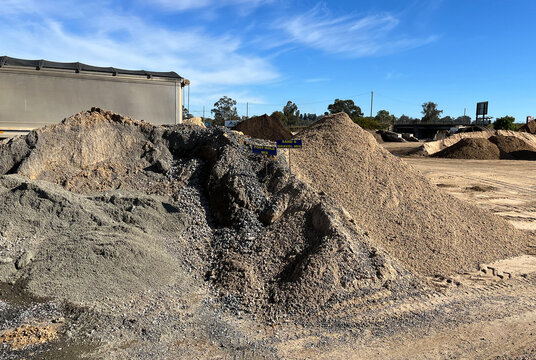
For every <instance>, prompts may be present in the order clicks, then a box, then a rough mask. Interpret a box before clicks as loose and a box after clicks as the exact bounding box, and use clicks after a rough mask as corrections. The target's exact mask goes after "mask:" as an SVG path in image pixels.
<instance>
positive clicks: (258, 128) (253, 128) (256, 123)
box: [234, 114, 292, 141]
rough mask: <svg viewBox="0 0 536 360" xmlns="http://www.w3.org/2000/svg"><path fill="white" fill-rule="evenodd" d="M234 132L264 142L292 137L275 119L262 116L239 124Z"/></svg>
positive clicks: (265, 115)
mask: <svg viewBox="0 0 536 360" xmlns="http://www.w3.org/2000/svg"><path fill="white" fill-rule="evenodd" d="M234 130H237V131H240V132H242V133H243V134H244V135H247V136H251V137H253V138H257V139H264V140H271V141H276V140H288V139H290V138H291V137H292V134H291V133H290V131H288V129H287V128H285V126H284V125H283V124H282V123H281V121H279V120H278V119H276V118H272V117H271V116H269V115H267V114H264V115H261V116H254V117H251V118H249V119H247V120H244V121H242V122H240V123H239V124H238V125H236V127H235V128H234Z"/></svg>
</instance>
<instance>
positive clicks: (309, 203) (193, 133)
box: [0, 108, 423, 357]
mask: <svg viewBox="0 0 536 360" xmlns="http://www.w3.org/2000/svg"><path fill="white" fill-rule="evenodd" d="M253 143H255V144H259V143H260V144H262V143H263V142H262V141H260V140H256V139H249V138H246V137H243V136H241V135H239V134H237V133H235V132H232V131H229V130H227V129H225V128H221V127H214V128H209V129H205V128H202V127H199V126H191V125H177V126H153V125H151V124H149V123H146V122H143V121H137V120H133V119H130V118H127V117H123V116H121V115H118V114H113V113H110V112H107V111H104V110H101V109H98V108H93V109H91V110H90V111H86V112H82V113H80V114H77V115H75V116H73V117H70V118H67V119H65V120H63V121H62V122H61V123H59V124H56V125H51V126H47V127H44V128H42V129H38V130H35V131H32V132H30V133H29V134H28V135H27V136H21V137H16V138H12V139H10V140H9V141H5V142H3V143H1V144H0V175H1V176H0V282H4V283H16V284H21V285H20V286H22V287H23V289H24V291H26V292H28V293H29V294H30V295H32V296H38V297H44V298H48V299H52V300H54V301H58V302H65V303H68V304H71V305H73V306H76V307H82V308H88V309H92V311H95V312H96V313H97V316H101V315H102V314H106V316H107V318H106V319H107V320H106V322H105V324H108V325H106V326H107V327H108V328H109V327H113V326H116V327H115V328H113V329H112V330H110V329H108V330H110V331H112V332H114V333H116V334H121V336H120V337H121V339H122V341H127V340H128V341H132V342H131V344H133V343H135V344H136V345H135V346H134V347H135V348H137V349H142V348H143V349H144V350H143V351H149V352H152V353H153V354H160V355H161V356H164V354H167V355H169V354H168V353H167V351H168V350H169V348H170V346H169V344H167V343H166V341H169V342H170V343H173V344H175V345H174V347H173V348H174V349H183V350H184V351H187V350H191V346H189V345H188V344H189V343H188V341H183V342H179V345H177V341H178V340H177V339H178V338H179V337H184V336H186V335H185V334H190V335H191V336H192V339H204V340H202V341H205V342H207V343H208V342H210V341H212V342H215V343H217V344H221V346H215V347H216V348H217V349H218V351H220V349H227V348H228V349H236V348H237V346H238V345H236V341H243V338H244V336H245V335H240V334H239V333H237V331H238V330H237V329H236V328H235V326H236V325H233V323H232V322H228V321H227V320H224V318H225V317H224V316H223V315H222V314H220V313H219V312H221V311H224V312H225V314H231V315H235V316H242V315H243V314H250V316H252V318H253V319H257V318H259V319H265V320H269V321H279V320H280V319H282V318H284V317H288V316H291V317H294V318H297V319H302V321H309V322H315V321H316V317H314V316H313V314H315V313H317V312H320V311H323V312H327V314H328V315H329V311H330V310H329V309H330V308H333V306H335V305H336V304H337V303H338V302H341V301H344V300H346V299H349V298H350V299H351V298H361V297H363V296H368V295H371V294H374V293H375V292H377V291H388V292H389V294H391V295H390V296H392V297H402V296H405V295H407V294H411V293H414V292H416V291H421V289H423V285H422V284H421V280H419V279H418V278H417V277H416V276H414V274H412V272H411V271H409V270H407V269H406V268H405V266H404V265H403V264H402V263H401V262H399V261H398V260H397V259H395V258H393V257H392V256H391V255H390V254H388V253H387V252H385V251H384V250H382V249H381V248H380V247H378V246H377V243H376V241H375V240H374V239H371V237H370V236H369V235H368V234H367V232H366V231H364V230H362V229H361V228H360V227H359V226H356V223H355V220H354V219H352V218H350V217H349V215H348V213H347V212H345V211H344V210H343V209H342V208H341V207H340V206H339V204H338V203H336V202H335V201H334V200H335V199H333V198H331V197H329V196H326V195H322V194H318V193H317V192H316V191H315V190H313V189H311V188H310V187H309V186H308V185H306V184H305V183H303V182H302V181H299V180H297V179H296V178H295V177H292V176H290V175H289V173H288V166H287V164H286V162H285V160H284V158H280V159H270V158H265V157H263V156H261V155H256V154H253V153H252V152H251V145H252V144H253ZM371 176H373V174H371ZM0 299H1V295H0ZM222 309H223V310H222ZM99 314H100V315H99ZM102 316H104V315H102ZM226 316H227V315H226ZM207 319H211V320H210V321H208V320H207ZM217 319H220V320H217ZM218 321H219V322H218ZM103 324H104V323H100V325H99V326H97V327H96V329H99V328H106V326H105V325H103ZM113 324H116V325H113ZM102 331H104V330H102ZM96 334H100V336H101V338H102V341H105V342H106V341H112V338H110V337H109V334H108V333H100V332H99V331H97V332H96ZM214 334H219V335H214ZM190 335H189V336H190ZM118 337H119V335H118ZM196 341H197V340H196ZM199 341H201V340H199ZM166 344H167V345H166ZM180 344H182V345H180ZM241 346H242V345H241ZM248 346H249V345H248ZM251 346H261V347H262V346H263V345H262V344H260V345H259V344H256V343H255V344H253V345H251ZM112 347H113V348H117V346H116V347H114V346H112ZM248 349H249V348H248ZM248 349H243V350H244V351H246V350H248ZM140 351H141V350H140ZM153 351H154V352H153ZM248 351H249V350H248ZM252 351H253V350H252ZM180 354H181V353H180V352H179V353H178V355H177V356H179V355H180ZM218 354H220V353H218ZM167 355H166V356H167ZM183 355H184V353H183ZM220 355H221V354H220ZM224 355H225V354H224ZM227 355H229V354H227ZM119 357H120V356H119Z"/></svg>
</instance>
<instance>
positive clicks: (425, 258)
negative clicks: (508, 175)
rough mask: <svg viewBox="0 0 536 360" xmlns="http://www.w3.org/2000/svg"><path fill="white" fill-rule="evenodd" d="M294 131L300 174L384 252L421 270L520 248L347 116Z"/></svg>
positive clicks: (494, 220) (506, 230) (472, 263)
mask: <svg viewBox="0 0 536 360" xmlns="http://www.w3.org/2000/svg"><path fill="white" fill-rule="evenodd" d="M297 137H299V138H300V139H302V140H303V149H301V150H296V151H294V152H293V155H292V156H293V157H292V162H293V171H294V169H296V172H297V173H298V176H299V178H300V179H302V180H303V181H305V182H307V183H309V184H310V186H311V187H312V188H314V189H315V190H317V191H319V192H323V193H325V194H327V195H328V196H329V197H331V198H332V199H333V200H334V201H335V203H337V204H339V205H341V206H343V207H344V208H345V209H346V210H347V211H348V213H349V214H350V215H351V217H352V219H353V220H354V221H355V222H356V224H357V225H358V226H359V227H360V228H362V229H364V230H365V231H367V232H368V234H369V235H370V237H371V238H372V239H373V240H374V241H377V242H378V244H380V245H381V247H382V248H383V249H385V250H386V251H387V253H389V255H391V256H392V257H394V258H396V259H397V260H399V261H401V262H402V263H403V264H405V265H406V266H407V267H408V268H410V269H412V270H414V271H416V272H418V273H420V274H424V275H433V274H440V273H442V274H445V273H447V274H448V273H454V272H458V271H463V270H468V269H474V268H476V267H477V265H478V264H479V263H482V262H485V261H490V260H492V259H500V258H505V257H509V256H513V255H516V254H519V253H520V252H522V251H523V250H524V249H526V246H527V243H528V241H529V239H528V238H527V236H525V234H523V233H521V232H519V231H517V230H516V229H514V228H513V227H512V226H511V225H510V224H508V223H507V222H506V221H504V220H502V219H500V218H498V217H495V216H493V215H491V214H490V213H489V212H487V211H485V210H482V209H479V208H477V207H475V206H472V205H470V204H468V203H465V202H462V201H460V200H457V199H455V198H454V197H452V196H450V195H447V194H444V193H442V192H441V191H440V190H438V189H437V187H436V186H434V185H432V184H431V183H430V182H429V181H428V180H426V179H425V178H424V177H423V176H422V175H420V174H419V173H417V171H415V170H414V169H413V168H411V167H410V166H409V165H407V164H406V163H405V162H404V161H403V160H401V159H399V158H396V157H395V156H392V155H391V154H389V153H388V152H387V151H386V150H384V149H383V148H382V147H380V146H379V145H378V144H377V143H376V141H375V140H374V138H373V137H372V136H370V134H369V133H367V132H366V131H364V130H362V129H361V128H360V127H359V126H357V125H355V124H354V123H353V122H352V121H351V120H350V118H349V117H348V116H347V115H345V114H336V115H331V116H327V117H326V118H325V119H324V120H322V121H320V122H317V123H315V124H314V125H313V126H311V127H310V128H308V129H306V130H304V131H303V132H301V133H300V134H298V135H297ZM486 141H487V140H486ZM488 142H489V141H488Z"/></svg>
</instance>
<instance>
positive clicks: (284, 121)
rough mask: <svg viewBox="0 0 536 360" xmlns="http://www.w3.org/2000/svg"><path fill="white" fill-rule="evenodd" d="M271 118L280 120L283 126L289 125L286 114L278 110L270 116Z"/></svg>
mask: <svg viewBox="0 0 536 360" xmlns="http://www.w3.org/2000/svg"><path fill="white" fill-rule="evenodd" d="M270 117H271V118H274V119H277V120H279V121H280V122H281V124H283V125H286V124H287V117H286V116H285V114H283V112H282V111H277V110H276V111H274V112H273V113H272V115H270Z"/></svg>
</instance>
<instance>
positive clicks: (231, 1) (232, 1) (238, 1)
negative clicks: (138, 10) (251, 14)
mask: <svg viewBox="0 0 536 360" xmlns="http://www.w3.org/2000/svg"><path fill="white" fill-rule="evenodd" d="M140 1H141V2H142V3H145V4H149V5H156V6H160V7H162V8H164V9H166V10H170V11H187V10H196V9H206V8H211V9H215V8H222V7H228V6H240V7H242V9H243V10H244V12H247V11H248V10H251V9H253V8H256V7H258V6H261V5H264V4H267V3H270V2H272V1H271V0H220V1H218V0H140Z"/></svg>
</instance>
